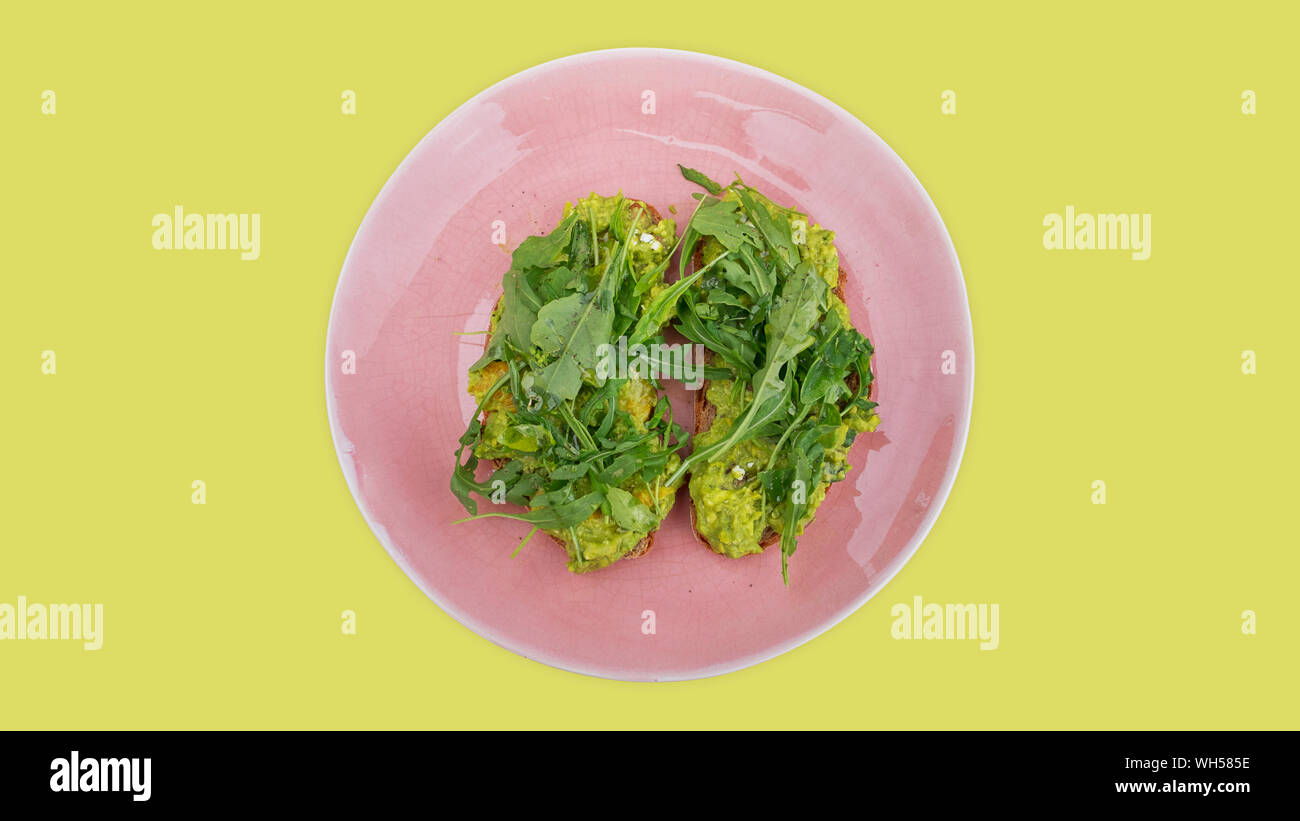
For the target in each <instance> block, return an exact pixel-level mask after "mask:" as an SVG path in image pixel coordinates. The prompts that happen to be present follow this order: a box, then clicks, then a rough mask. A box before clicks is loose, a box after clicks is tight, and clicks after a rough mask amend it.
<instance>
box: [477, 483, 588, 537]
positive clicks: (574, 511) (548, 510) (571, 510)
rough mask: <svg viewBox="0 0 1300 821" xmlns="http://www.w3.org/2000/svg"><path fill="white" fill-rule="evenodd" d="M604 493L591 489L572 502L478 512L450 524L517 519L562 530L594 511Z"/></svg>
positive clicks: (584, 518) (577, 522) (548, 528)
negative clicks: (516, 510) (514, 510)
mask: <svg viewBox="0 0 1300 821" xmlns="http://www.w3.org/2000/svg"><path fill="white" fill-rule="evenodd" d="M604 498H605V494H603V493H601V492H600V491H593V492H591V493H588V494H587V495H586V496H583V497H581V498H578V499H575V500H573V501H572V502H565V503H564V504H561V505H555V506H553V507H541V508H538V509H537V510H530V511H528V512H527V513H480V514H478V515H477V516H468V517H466V518H464V519H457V520H456V521H455V522H452V524H460V523H461V522H469V521H475V520H478V519H494V518H495V519H517V520H519V521H521V522H528V523H529V524H533V525H536V526H537V527H540V528H541V529H542V530H564V529H565V528H569V527H573V526H574V525H577V524H581V523H582V522H583V521H585V520H586V519H587V518H589V517H590V516H591V514H593V513H595V512H596V509H597V508H598V507H600V503H601V502H602V501H603V500H604Z"/></svg>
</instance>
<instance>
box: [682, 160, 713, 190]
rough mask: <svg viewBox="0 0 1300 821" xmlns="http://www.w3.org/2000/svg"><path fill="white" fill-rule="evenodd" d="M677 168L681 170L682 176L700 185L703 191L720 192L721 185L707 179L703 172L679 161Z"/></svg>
mask: <svg viewBox="0 0 1300 821" xmlns="http://www.w3.org/2000/svg"><path fill="white" fill-rule="evenodd" d="M677 168H678V169H679V170H680V171H681V172H682V176H683V177H685V178H686V179H688V180H690V181H691V182H693V183H695V184H696V185H698V186H700V187H701V188H703V189H704V190H705V191H708V192H709V193H710V194H714V195H717V194H721V193H722V186H721V185H718V184H717V183H716V182H714V181H713V180H711V179H709V178H708V177H707V176H705V175H704V173H703V172H700V171H696V170H695V169H694V168H687V167H686V166H684V165H682V164H681V163H677Z"/></svg>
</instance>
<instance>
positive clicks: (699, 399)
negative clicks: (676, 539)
mask: <svg viewBox="0 0 1300 821" xmlns="http://www.w3.org/2000/svg"><path fill="white" fill-rule="evenodd" d="M691 262H692V264H693V265H694V267H695V268H696V269H698V268H699V267H700V266H701V265H703V263H704V260H703V252H702V251H700V250H698V249H697V250H696V251H695V254H694V255H693V256H692V258H691ZM839 272H840V275H839V280H838V281H837V282H836V284H835V287H834V288H832V289H831V293H833V294H835V296H837V297H839V299H840V301H841V302H843V301H844V283H845V282H847V281H848V274H847V273H845V271H844V269H843V268H840V269H839ZM711 359H712V357H711V356H710V355H709V354H707V353H706V354H705V361H706V362H708V361H711ZM844 384H845V385H847V386H848V388H849V390H850V391H856V390H857V389H858V375H857V373H850V374H849V375H848V377H847V378H846V379H845V380H844ZM708 390H709V381H708V380H707V379H706V380H705V381H704V382H703V383H702V384H701V385H700V389H699V390H698V391H696V392H695V421H694V423H693V424H692V426H691V433H692V437H691V438H692V440H693V439H694V438H695V437H696V436H698V435H699V434H700V433H701V432H703V431H706V430H708V429H709V428H711V427H712V426H713V420H714V419H715V418H716V417H717V415H718V409H717V408H716V407H715V406H714V405H713V403H712V402H710V401H709V400H708V399H707V398H706V396H707V394H708ZM875 391H876V382H875V380H874V379H873V380H872V381H871V384H870V385H868V386H867V398H868V399H870V398H871V397H872V395H874V394H875ZM688 487H689V484H688ZM826 492H827V493H828V494H829V493H830V488H829V487H828V488H827V489H826ZM688 495H689V494H688ZM690 510H691V532H692V533H694V534H695V541H697V542H699V543H700V544H702V545H705V546H706V547H708V548H709V549H710V550H714V552H718V551H717V550H716V548H714V546H713V545H712V544H711V543H710V542H709V540H708V539H707V538H705V536H704V534H703V533H700V528H699V524H698V522H697V520H696V517H695V500H694V499H690ZM810 524H811V523H810ZM779 541H781V534H780V533H777V532H776V531H775V530H773V529H772V528H771V527H768V528H767V529H766V530H764V531H763V534H762V536H760V537H759V540H758V546H759V547H761V548H763V549H764V550H766V549H767V548H769V547H771V546H772V545H774V544H776V543H777V542H779ZM751 555H758V554H751Z"/></svg>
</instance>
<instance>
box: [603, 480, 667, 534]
mask: <svg viewBox="0 0 1300 821" xmlns="http://www.w3.org/2000/svg"><path fill="white" fill-rule="evenodd" d="M605 498H607V499H608V500H609V508H610V514H611V516H612V517H613V519H614V522H615V523H616V524H617V525H618V526H619V527H621V528H623V529H624V530H630V531H633V532H635V533H649V532H650V531H651V530H654V529H655V528H656V527H657V526H658V525H659V519H658V517H657V516H655V514H654V513H653V512H652V511H651V510H650V508H648V507H646V506H645V504H643V503H642V502H641V501H640V500H639V499H637V498H636V497H635V496H633V495H632V494H631V493H628V492H627V491H626V490H623V489H622V488H618V487H611V488H608V489H607V490H606V491H605Z"/></svg>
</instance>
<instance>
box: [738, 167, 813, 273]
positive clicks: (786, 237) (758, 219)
mask: <svg viewBox="0 0 1300 821" xmlns="http://www.w3.org/2000/svg"><path fill="white" fill-rule="evenodd" d="M732 190H733V191H735V192H736V196H737V197H739V198H740V202H741V204H742V205H744V207H745V214H746V216H748V217H749V219H750V220H751V221H752V222H753V223H754V225H756V226H758V230H759V232H761V233H762V235H763V239H764V240H766V241H767V245H768V247H769V248H770V249H772V251H774V252H775V256H776V258H777V259H778V260H780V261H781V262H782V263H783V264H784V265H785V267H786V268H787V269H789V268H793V267H794V266H795V265H796V264H798V262H799V249H798V248H797V247H796V246H795V244H794V238H793V236H792V235H791V233H790V223H788V222H784V221H782V222H777V221H776V220H774V219H772V214H771V213H770V212H769V211H768V210H767V208H766V207H765V206H763V205H762V204H760V203H759V202H758V201H756V200H755V199H754V197H753V196H752V195H751V194H750V193H749V191H748V190H747V189H746V188H744V187H743V186H735V187H733V188H732Z"/></svg>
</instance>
